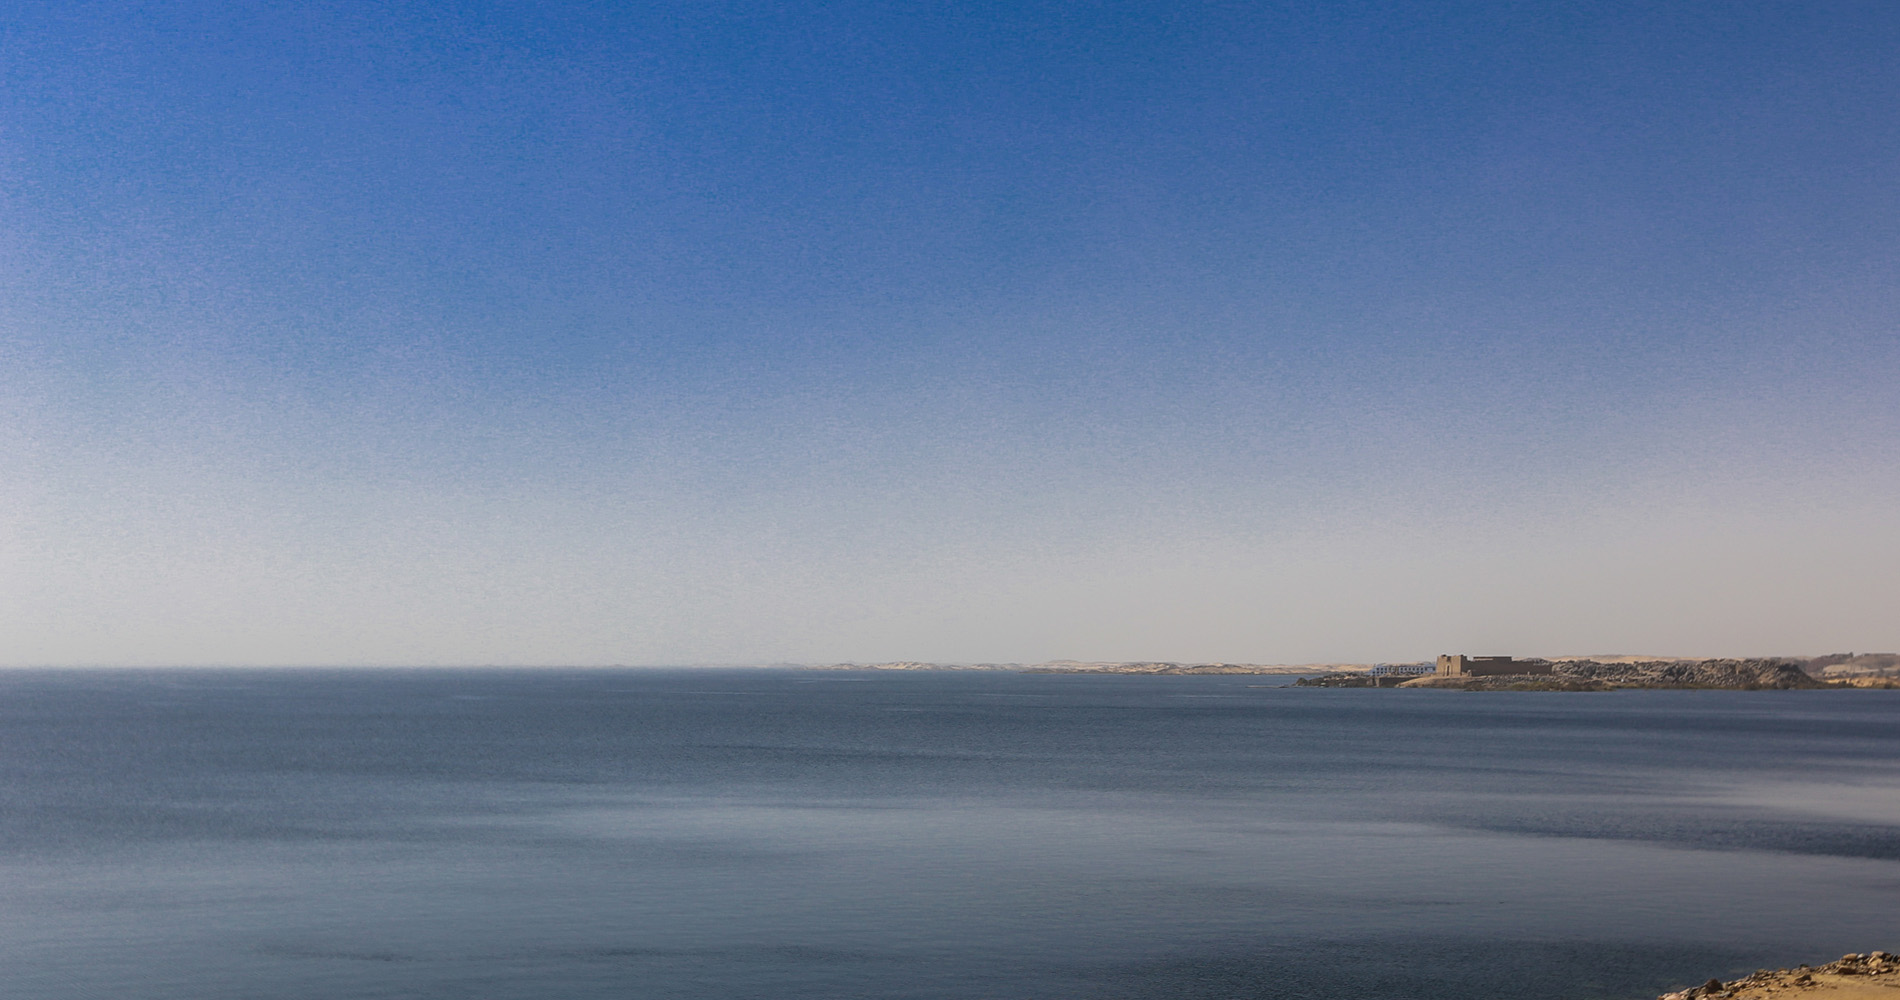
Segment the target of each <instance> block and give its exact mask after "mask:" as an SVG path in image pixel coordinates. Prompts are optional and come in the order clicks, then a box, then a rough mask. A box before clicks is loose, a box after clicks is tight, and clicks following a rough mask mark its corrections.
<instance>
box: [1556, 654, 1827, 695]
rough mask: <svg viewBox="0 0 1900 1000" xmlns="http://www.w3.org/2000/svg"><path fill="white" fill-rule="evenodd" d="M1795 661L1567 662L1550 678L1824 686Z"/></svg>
mask: <svg viewBox="0 0 1900 1000" xmlns="http://www.w3.org/2000/svg"><path fill="white" fill-rule="evenodd" d="M1803 666H1804V664H1803V663H1802V662H1801V661H1799V660H1785V659H1779V658H1776V659H1756V660H1688V661H1682V660H1647V661H1642V662H1638V663H1599V662H1597V661H1595V660H1571V661H1569V662H1567V663H1559V664H1556V665H1555V666H1554V667H1553V669H1552V670H1551V675H1552V676H1554V677H1560V678H1568V679H1571V680H1577V681H1598V682H1601V683H1603V684H1607V685H1609V686H1611V687H1619V688H1733V689H1737V690H1743V691H1757V690H1791V689H1796V688H1818V687H1826V686H1827V685H1826V684H1824V683H1822V682H1821V681H1819V680H1816V679H1815V678H1814V677H1812V676H1810V675H1809V674H1808V672H1807V671H1806V670H1804V669H1802V667H1803Z"/></svg>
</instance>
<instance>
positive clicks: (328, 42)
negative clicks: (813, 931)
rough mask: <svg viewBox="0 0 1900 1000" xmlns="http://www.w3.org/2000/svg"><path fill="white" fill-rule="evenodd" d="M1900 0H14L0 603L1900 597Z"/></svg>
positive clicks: (1509, 624)
mask: <svg viewBox="0 0 1900 1000" xmlns="http://www.w3.org/2000/svg"><path fill="white" fill-rule="evenodd" d="M1896 50H1900V7H1894V6H1892V5H1883V4H1875V3H1862V4H1856V3H1847V4H1839V5H1828V6H1826V7H1824V8H1821V7H1813V8H1811V7H1807V6H1792V7H1754V6H1749V7H1744V8H1737V9H1720V10H1711V9H1707V8H1704V7H1702V6H1700V5H1687V4H1664V5H1655V4H1635V3H1628V4H1621V3H1608V4H1594V5H1565V6H1564V7H1563V8H1561V9H1529V8H1524V7H1522V6H1521V5H1515V4H1506V3H1469V4H1454V5H1445V6H1439V7H1434V8H1432V9H1421V8H1417V7H1414V6H1409V5H1400V4H1376V3H1375V4H1367V5H1359V6H1353V7H1350V8H1345V7H1337V8H1334V7H1322V8H1318V9H1301V8H1291V7H1272V6H1258V7H1256V6H1243V7H1239V8H1233V9H1205V10H1202V9H1195V10H1181V9H1177V8H1175V7H1174V6H1172V5H1164V4H1143V3H1134V4H1125V5H1116V6H1108V7H1101V8H1089V9H1083V10H1078V9H1076V8H1072V7H1068V6H1063V5H1042V4H1024V5H1015V6H1010V7H1001V8H983V9H965V8H959V7H955V6H943V7H926V8H921V9H918V10H914V11H907V12H901V13H900V12H893V11H890V10H886V9H883V8H880V7H878V6H875V5H852V4H844V5H827V6H825V7H823V8H813V9H799V8H791V9H775V10H763V9H760V10H755V9H752V8H748V7H744V6H735V5H723V4H710V5H691V6H677V7H674V6H666V5H661V6H656V7H651V8H643V9H641V10H633V11H630V10H623V9H620V8H619V5H611V4H590V3H552V4H541V5H535V6H533V7H531V8H530V7H511V6H508V5H491V6H482V5H461V4H454V5H452V4H441V3H432V2H418V3H412V4H402V5H396V6H394V7H391V8H388V9H379V10H375V11H370V10H363V9H358V8H356V7H354V6H349V5H326V4H310V5H299V6H297V7H295V8H259V9H255V10H249V9H246V10H238V9H233V8H230V7H228V6H226V5H221V4H202V3H177V4H165V5H151V6H134V7H132V8H129V9H126V10H119V9H116V8H108V7H92V6H77V7H70V8H64V7H45V8H40V7H34V8H30V9H29V8H22V9H16V10H13V11H10V12H8V13H6V14H4V15H0V65H4V66H5V67H6V86H5V87H0V120H4V121H6V122H7V127H6V128H5V129H4V130H0V469H4V470H5V471H4V473H0V665H20V666H26V665H32V666H60V665H88V664H90V665H161V664H162V665H185V664H193V663H197V664H231V665H238V664H243V665H277V664H297V665H368V664H391V665H451V664H495V665H535V664H546V665H580V666H586V665H606V664H681V663H715V662H717V663H730V664H743V663H779V662H789V663H835V662H882V661H894V660H904V659H913V660H922V661H934V662H959V663H968V662H1024V663H1027V662H1039V661H1045V660H1052V659H1057V658H1071V659H1080V660H1175V661H1197V662H1204V661H1226V662H1249V663H1318V662H1373V661H1408V660H1416V659H1419V658H1421V657H1425V656H1429V655H1432V654H1435V653H1438V652H1455V651H1467V652H1480V653H1481V652H1492V651H1496V652H1505V653H1518V654H1520V655H1535V654H1538V653H1540V652H1543V653H1549V652H1551V651H1565V650H1578V649H1620V650H1630V651H1634V652H1637V653H1651V654H1659V655H1708V656H1749V655H1795V654H1799V655H1819V654H1825V653H1828V652H1833V651H1839V650H1848V649H1854V650H1869V649H1872V650H1890V649H1896V648H1900V616H1896V615H1895V614H1894V613H1893V608H1894V607H1895V604H1896V598H1897V597H1900V587H1897V586H1896V583H1895V571H1896V567H1900V517H1897V516H1895V498H1896V497H1900V392H1896V389H1895V387H1896V386H1900V281H1896V280H1895V279H1896V275H1900V266H1896V265H1900V187H1896V186H1895V185H1894V184H1893V176H1894V166H1895V164H1896V163H1900V114H1896V113H1895V111H1894V108H1895V107H1896V98H1900V62H1896V61H1895V60H1894V59H1893V58H1892V53H1893V52H1894V51H1896Z"/></svg>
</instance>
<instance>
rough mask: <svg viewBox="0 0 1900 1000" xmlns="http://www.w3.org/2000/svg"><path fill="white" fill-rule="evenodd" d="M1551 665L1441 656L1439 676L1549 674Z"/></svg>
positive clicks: (1497, 659) (1476, 657)
mask: <svg viewBox="0 0 1900 1000" xmlns="http://www.w3.org/2000/svg"><path fill="white" fill-rule="evenodd" d="M1547 673H1550V664H1549V663H1545V662H1541V661H1540V662H1536V663H1532V662H1529V661H1524V660H1513V659H1511V658H1510V657H1508V656H1466V655H1464V654H1463V653H1459V654H1456V655H1452V654H1441V655H1440V656H1439V657H1438V676H1440V677H1492V676H1496V675H1498V674H1547Z"/></svg>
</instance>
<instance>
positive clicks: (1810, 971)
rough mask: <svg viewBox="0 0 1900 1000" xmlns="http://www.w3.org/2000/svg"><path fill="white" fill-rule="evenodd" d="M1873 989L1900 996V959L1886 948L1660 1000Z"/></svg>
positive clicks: (1716, 982) (1846, 999) (1847, 993)
mask: <svg viewBox="0 0 1900 1000" xmlns="http://www.w3.org/2000/svg"><path fill="white" fill-rule="evenodd" d="M1870 992H1877V993H1879V994H1889V993H1891V994H1892V995H1895V996H1900V958H1896V957H1895V956H1893V955H1891V954H1888V953H1887V952H1884V951H1875V952H1869V953H1867V954H1865V955H1861V954H1850V955H1842V956H1841V957H1840V960H1839V961H1834V962H1829V963H1827V964H1826V965H1822V966H1818V967H1817V966H1809V965H1797V966H1795V967H1794V968H1792V969H1759V970H1757V971H1755V972H1751V973H1749V974H1748V975H1746V976H1743V977H1742V978H1740V979H1734V980H1730V981H1729V982H1726V983H1725V982H1723V981H1722V980H1720V979H1711V980H1709V981H1708V982H1706V983H1703V984H1702V985H1700V986H1691V987H1689V988H1688V989H1686V990H1678V991H1676V992H1674V993H1664V994H1663V995H1662V996H1660V997H1658V998H1657V1000H1717V998H1720V1000H1766V998H1768V997H1789V996H1794V997H1806V996H1813V997H1825V996H1837V997H1840V998H1842V1000H1852V998H1855V997H1859V996H1865V995H1868V994H1869V993H1870Z"/></svg>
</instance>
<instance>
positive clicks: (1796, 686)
mask: <svg viewBox="0 0 1900 1000" xmlns="http://www.w3.org/2000/svg"><path fill="white" fill-rule="evenodd" d="M1466 660H1470V661H1473V662H1474V664H1475V669H1473V670H1471V671H1470V672H1467V671H1465V670H1461V669H1459V663H1458V662H1457V661H1466ZM1447 661H1453V662H1451V663H1449V664H1448V662H1447ZM1294 684H1295V685H1296V686H1300V687H1332V688H1337V687H1410V688H1450V689H1455V690H1461V691H1614V690H1618V689H1625V688H1673V689H1716V690H1729V691H1792V690H1813V689H1820V688H1842V687H1854V688H1900V655H1896V654H1893V653H1867V654H1858V655H1857V654H1854V653H1835V654H1831V655H1828V656H1820V657H1814V658H1811V659H1794V658H1788V657H1771V658H1758V659H1707V660H1690V659H1653V660H1652V659H1639V658H1635V657H1615V658H1605V659H1592V658H1585V657H1566V658H1563V659H1556V660H1548V659H1543V658H1535V657H1533V658H1528V659H1520V660H1513V659H1512V658H1510V657H1470V658H1467V657H1463V656H1457V657H1448V656H1441V657H1439V662H1438V664H1437V666H1436V669H1435V670H1433V671H1432V672H1431V673H1425V674H1420V675H1417V676H1406V675H1404V674H1399V673H1393V672H1387V673H1384V674H1383V675H1381V674H1379V673H1372V672H1366V673H1361V672H1358V671H1331V672H1327V673H1324V674H1319V675H1316V676H1310V677H1302V678H1301V679H1299V680H1297V681H1295V682H1294Z"/></svg>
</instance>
